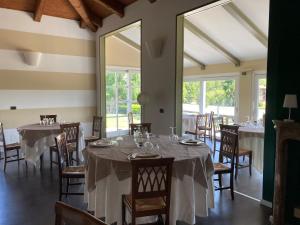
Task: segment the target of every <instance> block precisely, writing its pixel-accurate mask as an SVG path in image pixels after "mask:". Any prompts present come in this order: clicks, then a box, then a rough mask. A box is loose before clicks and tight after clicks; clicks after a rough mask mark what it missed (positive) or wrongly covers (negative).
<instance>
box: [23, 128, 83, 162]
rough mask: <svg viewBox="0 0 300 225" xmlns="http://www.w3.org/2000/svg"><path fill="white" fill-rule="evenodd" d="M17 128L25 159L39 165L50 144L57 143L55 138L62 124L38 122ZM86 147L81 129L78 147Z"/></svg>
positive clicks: (80, 148)
mask: <svg viewBox="0 0 300 225" xmlns="http://www.w3.org/2000/svg"><path fill="white" fill-rule="evenodd" d="M17 130H18V132H19V134H20V142H21V149H22V152H23V154H24V157H25V160H26V161H27V162H30V163H32V164H34V165H38V163H39V160H40V156H41V155H43V153H44V152H47V151H49V147H50V146H53V145H55V140H54V138H55V137H56V136H57V135H58V134H59V133H60V124H59V123H54V124H52V125H47V126H46V125H41V124H38V123H36V124H29V125H25V126H22V127H19V128H18V129H17ZM84 147H85V144H84V138H83V133H82V131H81V129H80V134H79V148H78V149H79V150H82V149H84ZM80 155H81V154H80ZM81 158H82V157H81Z"/></svg>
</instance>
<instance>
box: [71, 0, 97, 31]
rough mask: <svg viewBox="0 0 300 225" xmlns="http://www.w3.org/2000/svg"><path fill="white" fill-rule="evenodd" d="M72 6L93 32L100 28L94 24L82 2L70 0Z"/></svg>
mask: <svg viewBox="0 0 300 225" xmlns="http://www.w3.org/2000/svg"><path fill="white" fill-rule="evenodd" d="M69 2H70V4H71V5H72V6H73V8H74V9H75V10H76V12H77V13H78V14H79V16H80V18H81V20H82V21H83V22H84V23H85V24H86V26H88V27H89V28H90V29H91V30H92V31H94V32H96V31H97V29H98V27H97V26H96V25H95V24H94V23H93V22H92V19H91V18H90V15H89V13H88V11H87V9H86V7H85V6H84V4H83V2H82V0H69Z"/></svg>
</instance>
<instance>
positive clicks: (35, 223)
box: [0, 157, 271, 225]
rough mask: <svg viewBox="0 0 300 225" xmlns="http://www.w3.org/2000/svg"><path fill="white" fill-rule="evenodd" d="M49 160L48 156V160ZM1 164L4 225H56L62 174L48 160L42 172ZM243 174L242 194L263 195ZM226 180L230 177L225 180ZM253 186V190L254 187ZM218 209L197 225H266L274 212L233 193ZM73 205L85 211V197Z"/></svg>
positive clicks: (0, 218)
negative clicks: (51, 167)
mask: <svg viewBox="0 0 300 225" xmlns="http://www.w3.org/2000/svg"><path fill="white" fill-rule="evenodd" d="M46 158H47V157H46ZM2 166H3V165H2V162H1V163H0V168H1V169H0V199H1V201H0V225H2V224H3V225H4V224H5V225H21V224H22V225H54V203H55V201H56V200H57V199H58V173H57V170H55V169H56V168H54V170H53V172H52V173H51V171H50V169H49V165H48V161H47V159H45V165H44V168H43V169H42V170H41V171H40V170H39V169H34V168H33V167H32V166H29V167H28V169H27V170H26V168H25V163H24V162H21V163H20V167H19V168H18V166H17V163H10V164H9V165H8V167H7V172H6V173H3V170H2ZM247 172H248V170H247V169H246V170H245V172H244V171H243V172H242V173H241V175H240V177H239V179H238V181H237V182H236V190H238V191H239V192H246V193H248V194H249V193H250V192H251V193H253V194H256V197H259V196H260V193H256V192H257V191H261V189H260V188H259V187H258V186H257V184H258V183H259V182H258V180H259V179H258V178H257V177H256V176H255V175H254V176H252V177H251V178H250V177H249V174H248V173H247ZM225 179H226V178H225ZM252 186H253V187H252ZM215 196H216V197H215V208H214V209H211V210H210V213H209V214H210V215H209V217H208V218H197V224H199V225H200V224H203V225H206V224H209V225H213V224H216V225H227V224H228V225H237V224H239V225H240V224H241V225H266V224H269V222H268V217H269V215H270V214H271V209H269V208H266V207H263V206H261V205H260V204H259V202H257V201H255V200H252V199H249V198H246V197H244V196H242V195H239V194H237V193H236V194H235V200H234V201H231V198H230V194H229V191H223V192H222V193H220V192H216V194H215ZM65 201H66V202H68V203H70V204H72V205H73V206H76V207H79V208H82V209H84V208H85V207H86V205H85V204H84V203H83V197H82V196H72V197H69V198H68V199H65Z"/></svg>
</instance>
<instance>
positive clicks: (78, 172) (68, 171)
mask: <svg viewBox="0 0 300 225" xmlns="http://www.w3.org/2000/svg"><path fill="white" fill-rule="evenodd" d="M62 174H63V175H70V176H72V175H74V176H83V177H84V174H85V168H84V166H68V167H66V168H64V169H63V171H62Z"/></svg>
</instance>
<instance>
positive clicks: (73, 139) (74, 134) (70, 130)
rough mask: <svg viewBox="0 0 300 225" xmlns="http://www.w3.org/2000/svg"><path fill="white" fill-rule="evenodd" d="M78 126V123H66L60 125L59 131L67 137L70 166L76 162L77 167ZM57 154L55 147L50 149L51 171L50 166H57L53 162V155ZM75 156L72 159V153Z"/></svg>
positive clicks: (55, 162)
mask: <svg viewBox="0 0 300 225" xmlns="http://www.w3.org/2000/svg"><path fill="white" fill-rule="evenodd" d="M79 126H80V123H66V124H61V125H60V131H61V132H62V133H63V132H65V133H66V135H67V146H68V151H69V153H70V154H69V156H70V159H71V164H73V161H76V162H77V165H79V162H80V160H79V149H78V147H79ZM54 152H55V153H57V148H56V146H51V147H50V168H51V169H52V164H57V163H58V161H54V160H53V153H54ZM74 152H75V154H76V159H74V158H73V153H74Z"/></svg>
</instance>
